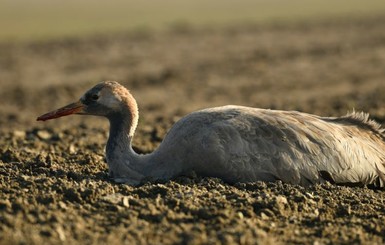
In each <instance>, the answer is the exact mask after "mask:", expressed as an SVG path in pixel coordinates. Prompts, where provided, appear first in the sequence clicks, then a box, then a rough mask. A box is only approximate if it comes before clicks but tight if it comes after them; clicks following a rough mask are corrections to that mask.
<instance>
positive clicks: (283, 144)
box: [37, 81, 385, 188]
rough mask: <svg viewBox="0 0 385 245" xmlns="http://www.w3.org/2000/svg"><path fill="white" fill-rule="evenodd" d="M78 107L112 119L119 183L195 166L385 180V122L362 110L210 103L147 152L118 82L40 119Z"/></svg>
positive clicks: (110, 146) (233, 172)
mask: <svg viewBox="0 0 385 245" xmlns="http://www.w3.org/2000/svg"><path fill="white" fill-rule="evenodd" d="M71 114H80V115H94V116H101V117H105V118H107V119H108V121H109V124H110V128H109V136H108V140H107V144H106V162H107V165H108V172H109V176H110V177H111V178H112V179H113V181H115V182H117V183H126V184H128V185H133V186H136V185H140V184H143V183H144V182H148V181H150V182H155V181H169V180H172V179H174V178H176V177H178V176H181V175H185V174H189V173H192V172H195V173H196V175H198V176H202V177H215V178H219V179H222V180H223V181H224V182H227V183H238V182H256V181H265V182H275V181H281V182H283V183H288V184H293V185H301V186H310V185H314V184H322V183H325V182H330V183H332V184H337V185H351V186H373V187H378V188H383V187H384V185H385V129H384V128H382V127H381V125H380V124H379V123H377V122H375V121H374V120H371V119H369V115H368V114H366V113H363V112H355V111H353V112H351V113H348V114H347V115H345V116H341V117H321V116H317V115H313V114H308V113H304V112H298V111H284V110H272V109H260V108H252V107H246V106H236V105H226V106H221V107H214V108H207V109H202V110H199V111H195V112H192V113H190V114H188V115H187V116H185V117H182V118H181V119H180V120H179V121H177V122H176V123H175V124H174V126H173V127H172V128H171V129H170V130H169V131H168V133H167V134H166V136H165V137H164V139H163V141H162V143H161V144H160V145H159V146H158V147H157V148H156V149H155V150H154V151H153V152H151V153H148V154H138V153H136V152H135V151H134V150H133V145H132V141H133V137H134V133H135V130H136V128H137V125H138V119H139V111H138V105H137V102H136V100H135V99H134V97H133V96H132V94H131V92H130V91H129V90H128V89H126V88H125V87H124V86H122V85H121V84H119V83H118V82H115V81H103V82H100V83H98V84H96V85H95V86H94V87H92V88H91V89H90V90H88V91H87V92H86V93H85V94H84V95H83V96H82V97H81V98H80V99H79V100H78V101H77V102H74V103H71V104H69V105H67V106H64V107H61V108H59V109H57V110H54V111H51V112H48V113H46V114H44V115H42V116H40V117H38V118H37V120H38V121H46V120H50V119H55V118H59V117H62V116H67V115H71Z"/></svg>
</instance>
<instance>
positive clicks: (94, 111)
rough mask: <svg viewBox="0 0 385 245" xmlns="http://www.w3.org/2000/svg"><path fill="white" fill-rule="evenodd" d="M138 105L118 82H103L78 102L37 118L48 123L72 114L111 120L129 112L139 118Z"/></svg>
mask: <svg viewBox="0 0 385 245" xmlns="http://www.w3.org/2000/svg"><path fill="white" fill-rule="evenodd" d="M137 110H138V109H137V105H136V101H135V99H134V98H133V97H132V95H131V94H130V92H129V91H128V90H127V89H126V88H125V87H123V86H122V85H120V84H119V83H117V82H111V81H107V82H101V83H99V84H97V85H96V86H94V87H93V88H91V89H90V90H88V91H87V92H86V93H85V94H84V95H83V96H82V97H81V98H80V100H78V101H77V102H74V103H71V104H69V105H66V106H64V107H61V108H59V109H56V110H54V111H51V112H48V113H46V114H44V115H41V116H40V117H38V118H37V120H38V121H46V120H50V119H55V118H59V117H63V116H68V115H71V114H80V115H94V116H104V117H107V118H111V117H113V116H114V115H120V114H122V113H125V112H127V114H130V116H131V117H134V116H137V114H138V111H137Z"/></svg>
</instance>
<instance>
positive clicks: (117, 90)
mask: <svg viewBox="0 0 385 245" xmlns="http://www.w3.org/2000/svg"><path fill="white" fill-rule="evenodd" d="M99 86H101V89H100V96H101V98H114V99H116V100H118V101H119V106H124V107H126V109H127V111H128V112H129V113H130V115H131V129H133V131H134V130H135V129H136V126H137V123H138V119H139V111H138V105H137V103H136V100H135V98H134V97H133V96H132V94H131V93H130V91H129V90H128V89H127V88H125V87H124V86H122V85H121V84H119V83H118V82H115V81H104V82H101V83H99V84H98V85H96V86H95V87H99ZM107 103H108V102H107ZM111 105H112V103H111ZM131 131H132V130H131ZM131 131H130V132H131ZM133 131H132V134H133Z"/></svg>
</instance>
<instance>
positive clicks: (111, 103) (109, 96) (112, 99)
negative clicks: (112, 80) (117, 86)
mask: <svg viewBox="0 0 385 245" xmlns="http://www.w3.org/2000/svg"><path fill="white" fill-rule="evenodd" d="M98 95H99V100H98V102H99V104H102V105H104V106H106V107H108V108H110V109H113V110H119V109H120V105H121V103H122V98H121V97H120V95H118V94H117V93H113V92H112V91H111V90H110V89H108V88H103V89H102V90H100V91H99V93H98Z"/></svg>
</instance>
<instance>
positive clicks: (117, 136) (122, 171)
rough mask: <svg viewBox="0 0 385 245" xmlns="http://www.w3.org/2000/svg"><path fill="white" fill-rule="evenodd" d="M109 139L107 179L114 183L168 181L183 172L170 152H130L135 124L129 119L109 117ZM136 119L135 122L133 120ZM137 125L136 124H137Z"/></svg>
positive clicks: (132, 183)
mask: <svg viewBox="0 0 385 245" xmlns="http://www.w3.org/2000/svg"><path fill="white" fill-rule="evenodd" d="M108 119H109V121H110V136H109V138H108V141H107V146H106V156H107V163H108V167H109V173H110V176H111V177H112V178H113V179H114V181H116V182H120V183H128V184H131V185H138V184H140V183H141V182H142V181H143V180H144V179H148V180H167V179H170V178H172V177H175V176H176V175H178V174H180V173H181V172H182V168H183V167H182V165H181V163H180V162H179V161H176V159H173V156H175V154H172V152H171V151H170V149H167V147H166V148H164V147H161V148H159V149H157V150H156V151H155V152H153V153H151V154H147V155H140V154H137V153H136V152H135V151H134V150H133V149H132V138H133V134H134V131H135V128H134V129H133V128H132V127H136V123H135V122H134V123H132V120H131V119H130V118H124V117H122V116H119V115H116V116H110V117H109V118H108ZM134 120H135V119H134ZM136 122H137V121H136Z"/></svg>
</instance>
